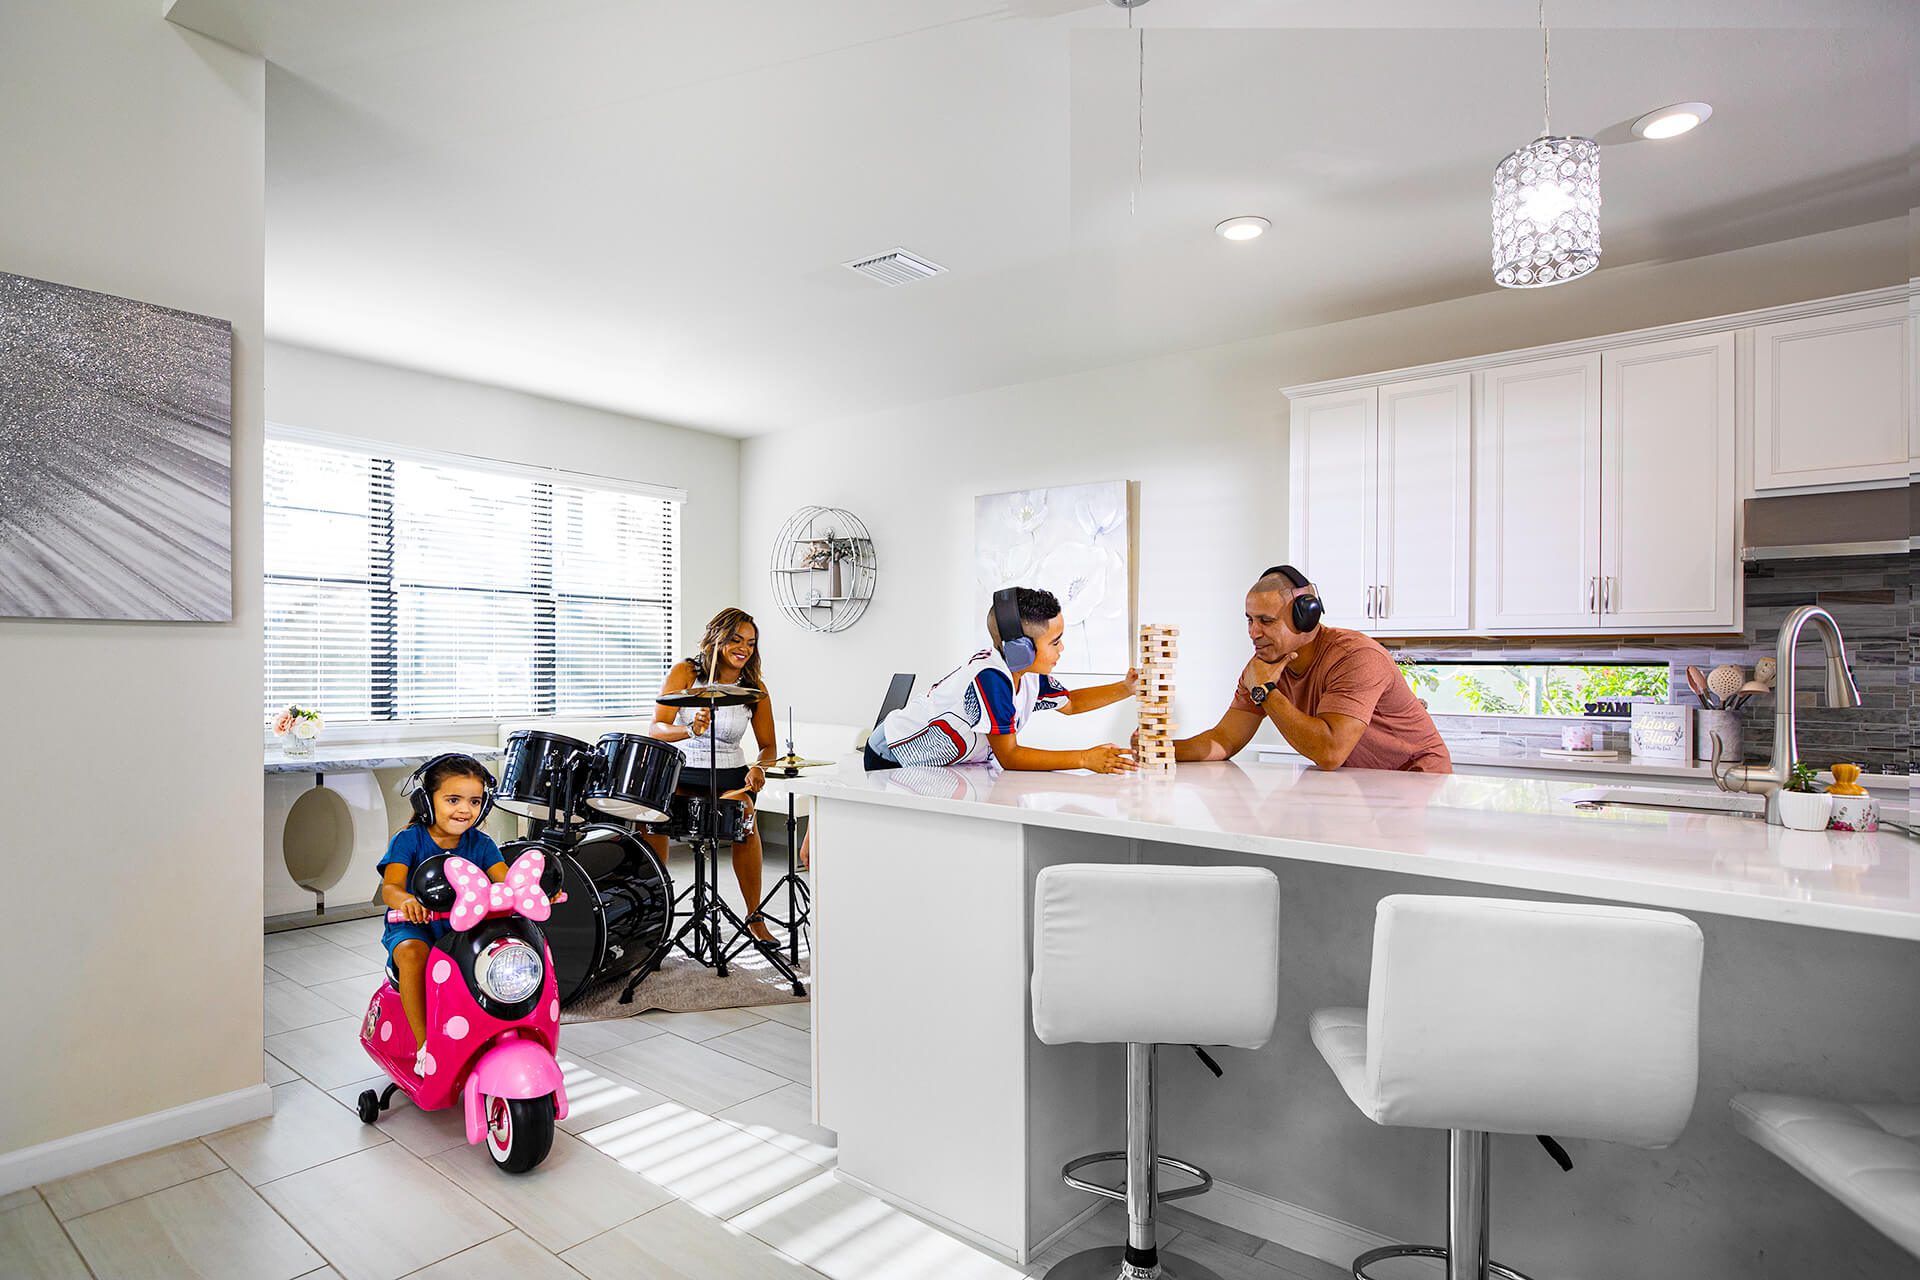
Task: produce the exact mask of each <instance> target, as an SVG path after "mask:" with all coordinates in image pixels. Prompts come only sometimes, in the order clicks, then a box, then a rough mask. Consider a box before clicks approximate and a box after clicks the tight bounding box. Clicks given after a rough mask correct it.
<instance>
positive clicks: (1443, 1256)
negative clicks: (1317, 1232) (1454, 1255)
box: [1353, 1244, 1533, 1280]
mask: <svg viewBox="0 0 1920 1280" xmlns="http://www.w3.org/2000/svg"><path fill="white" fill-rule="evenodd" d="M1388 1258H1438V1259H1440V1261H1442V1262H1445V1261H1446V1260H1447V1251H1446V1250H1445V1249H1443V1248H1442V1247H1440V1246H1439V1245H1437V1244H1396V1245H1389V1246H1387V1247H1386V1248H1384V1249H1369V1250H1367V1251H1366V1252H1365V1253H1363V1254H1361V1255H1360V1256H1359V1257H1357V1258H1355V1259H1354V1260H1353V1280H1374V1277H1372V1276H1370V1275H1368V1274H1367V1268H1368V1267H1370V1266H1372V1265H1373V1264H1374V1263H1376V1262H1385V1261H1386V1260H1387V1259H1388ZM1487 1274H1488V1275H1490V1276H1499V1277H1500V1278H1501V1280H1533V1277H1532V1276H1529V1275H1527V1274H1526V1273H1524V1272H1520V1271H1515V1270H1514V1269H1513V1268H1512V1267H1507V1266H1502V1265H1501V1264H1500V1263H1498V1262H1494V1261H1492V1260H1491V1259H1489V1260H1488V1262H1487Z"/></svg>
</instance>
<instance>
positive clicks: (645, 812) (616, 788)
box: [586, 733, 686, 822]
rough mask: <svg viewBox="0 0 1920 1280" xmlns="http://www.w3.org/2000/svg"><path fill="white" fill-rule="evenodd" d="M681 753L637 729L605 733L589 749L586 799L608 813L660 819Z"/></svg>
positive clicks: (668, 809) (666, 812)
mask: <svg viewBox="0 0 1920 1280" xmlns="http://www.w3.org/2000/svg"><path fill="white" fill-rule="evenodd" d="M685 760H686V757H685V756H684V755H682V754H681V752H680V750H679V748H677V747H674V746H672V745H671V744H669V743H665V742H661V741H660V740H659V739H657V738H643V737H641V736H640V735H639V734H637V733H609V734H607V735H606V736H605V737H603V738H601V739H600V741H599V744H598V745H596V746H595V747H594V749H593V762H594V770H593V781H592V782H590V783H588V784H587V792H586V802H587V804H589V805H590V806H592V807H593V808H595V809H598V810H599V811H600V812H601V813H604V814H606V815H607V816H608V817H612V818H625V819H627V820H628V821H630V822H666V821H669V820H670V818H671V816H672V813H673V789H674V788H675V787H676V786H678V785H679V783H680V766H681V765H682V764H683V763H684V762H685Z"/></svg>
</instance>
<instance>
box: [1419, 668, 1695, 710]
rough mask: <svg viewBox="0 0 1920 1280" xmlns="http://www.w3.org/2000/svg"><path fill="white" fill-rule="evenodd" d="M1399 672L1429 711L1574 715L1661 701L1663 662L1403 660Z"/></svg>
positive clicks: (1665, 693) (1663, 698)
mask: <svg viewBox="0 0 1920 1280" xmlns="http://www.w3.org/2000/svg"><path fill="white" fill-rule="evenodd" d="M1400 673H1401V674H1402V675H1404V676H1405V677H1406V678H1407V684H1408V685H1409V686H1410V687H1411V688H1412V689H1413V692H1414V695H1415V696H1416V697H1418V698H1420V699H1421V700H1422V701H1423V702H1425V703H1426V704H1427V710H1428V711H1429V712H1431V713H1432V714H1434V715H1493V716H1578V715H1584V714H1585V707H1586V704H1587V703H1589V702H1598V701H1601V700H1603V699H1604V700H1608V701H1612V700H1616V699H1630V698H1639V699H1641V700H1643V701H1645V700H1648V699H1651V700H1653V701H1657V702H1665V701H1666V700H1667V697H1668V675H1667V666H1666V664H1665V663H1626V662H1603V663H1560V662H1553V663H1549V662H1514V663H1493V662H1402V663H1401V664H1400Z"/></svg>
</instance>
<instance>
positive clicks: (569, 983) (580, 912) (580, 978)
mask: <svg viewBox="0 0 1920 1280" xmlns="http://www.w3.org/2000/svg"><path fill="white" fill-rule="evenodd" d="M579 835H580V838H579V840H578V842H577V843H574V844H573V845H572V846H571V847H568V846H567V845H566V844H564V843H563V842H558V841H554V840H552V839H550V838H542V839H539V840H514V841H511V842H510V843H508V844H506V845H504V846H502V847H501V850H500V851H501V853H502V854H504V855H505V857H506V859H507V861H508V862H509V863H512V862H513V861H514V860H515V859H517V858H519V857H520V855H521V854H523V853H525V852H526V851H527V850H529V849H538V850H540V851H541V853H542V854H544V855H545V856H546V859H547V877H546V878H547V879H552V880H554V883H553V885H552V887H551V888H550V889H549V896H551V894H552V892H553V891H555V890H564V891H565V892H566V895H567V898H566V901H564V902H557V903H555V904H554V906H553V913H552V914H551V915H550V916H548V917H547V919H546V920H545V921H544V922H543V923H542V924H541V926H540V927H541V928H542V929H543V930H545V931H546V935H547V946H548V948H549V949H550V950H551V951H552V952H553V976H554V980H555V981H556V982H557V983H558V984H559V990H560V1003H561V1004H562V1005H567V1004H571V1003H572V1002H573V1001H574V1000H576V999H578V998H579V996H580V995H581V994H582V993H583V992H585V991H586V990H587V989H588V988H589V987H591V986H593V985H594V984H595V983H598V982H600V981H602V980H603V979H606V978H609V977H614V976H621V977H624V976H626V975H628V974H630V973H634V972H637V971H638V970H639V969H640V967H641V966H642V965H646V964H651V963H653V962H654V960H655V959H657V958H658V957H659V956H660V955H661V953H663V952H664V951H665V950H666V949H667V943H668V940H669V939H670V938H671V937H672V936H673V880H672V879H671V878H670V877H669V876H668V875H667V871H666V868H665V867H663V866H661V865H660V862H659V860H658V859H656V858H655V857H654V856H653V851H652V850H651V849H649V848H647V846H646V845H644V844H642V843H641V842H640V841H639V840H638V839H637V838H635V837H634V836H633V834H632V833H631V832H628V831H626V830H624V829H623V828H620V827H614V826H608V825H606V824H603V823H595V824H594V825H592V826H588V827H583V828H581V829H580V833H579ZM555 868H558V872H559V874H558V876H557V878H556V877H555V876H554V871H555ZM542 887H543V888H547V887H548V886H547V885H546V884H544V883H543V885H542Z"/></svg>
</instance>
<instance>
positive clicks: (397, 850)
mask: <svg viewBox="0 0 1920 1280" xmlns="http://www.w3.org/2000/svg"><path fill="white" fill-rule="evenodd" d="M492 782H493V779H492V777H491V776H490V775H489V774H488V773H487V771H486V769H485V768H484V767H482V766H481V764H480V762H479V761H478V760H475V759H474V758H473V757H472V756H462V755H447V756H440V757H438V758H436V759H434V760H429V761H428V762H427V764H426V766H425V767H424V768H423V769H421V770H420V771H419V772H417V773H416V774H415V775H414V776H413V777H412V778H410V779H408V786H409V787H410V790H409V793H408V794H409V798H410V799H411V800H412V802H413V820H412V821H411V822H409V823H408V824H407V825H406V826H404V827H402V828H401V829H400V831H399V832H398V833H396V834H395V835H394V837H393V841H392V843H390V844H388V845H387V852H386V853H385V855H384V856H382V857H381V859H380V864H379V869H380V873H381V885H380V900H381V901H382V902H384V903H386V904H387V906H388V907H389V908H391V909H392V910H395V911H398V912H400V914H401V915H403V916H405V917H406V919H405V920H403V921H400V922H398V923H390V924H388V925H387V928H386V932H385V933H383V934H382V935H381V937H380V941H381V942H382V943H383V944H384V945H385V946H386V948H387V957H388V959H389V960H390V962H391V963H392V965H393V971H394V975H395V977H396V979H397V981H396V982H395V984H394V985H395V986H396V987H397V988H398V989H399V992H400V1004H401V1007H402V1008H404V1009H405V1010H406V1012H407V1024H408V1025H409V1026H410V1027H412V1028H413V1041H414V1043H415V1044H417V1045H419V1046H420V1050H419V1053H418V1054H417V1055H416V1056H415V1060H414V1066H413V1070H414V1074H415V1075H424V1074H425V1073H426V1055H427V1049H426V1044H427V988H426V971H427V953H428V951H429V949H430V948H431V947H432V946H433V944H434V942H435V941H436V940H437V939H439V938H440V937H441V936H442V935H444V934H445V933H446V932H447V924H446V922H445V921H443V920H433V919H431V918H430V914H429V912H428V910H427V908H426V907H425V906H424V905H422V904H421V902H420V899H419V898H417V897H415V896H414V895H413V894H412V893H411V892H410V891H409V889H408V884H409V878H410V877H411V876H412V875H413V873H414V870H415V868H417V867H419V866H420V864H421V863H423V862H425V861H427V860H428V859H430V858H436V857H439V856H440V855H442V854H451V855H454V856H456V857H461V858H465V859H466V860H467V861H468V862H471V863H472V864H473V865H474V866H476V867H478V868H480V869H481V870H482V871H484V872H486V873H487V878H488V879H490V880H492V881H494V882H495V883H498V882H499V881H501V880H504V879H505V878H506V875H507V861H506V859H505V858H503V857H501V856H500V846H499V845H497V844H495V843H494V842H493V838H492V837H491V836H489V835H488V834H487V833H486V832H484V831H482V830H480V820H481V819H482V818H483V817H485V816H486V808H487V792H488V789H489V788H490V787H491V785H492Z"/></svg>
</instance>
